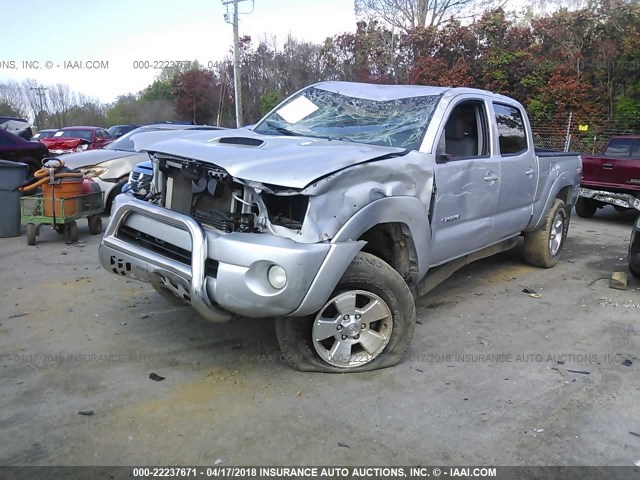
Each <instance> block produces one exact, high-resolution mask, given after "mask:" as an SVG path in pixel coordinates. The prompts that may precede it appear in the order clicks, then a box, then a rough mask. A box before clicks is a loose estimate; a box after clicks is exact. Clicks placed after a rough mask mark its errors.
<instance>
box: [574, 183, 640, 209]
mask: <svg viewBox="0 0 640 480" xmlns="http://www.w3.org/2000/svg"><path fill="white" fill-rule="evenodd" d="M579 195H580V196H581V197H583V198H590V199H593V200H597V201H598V202H603V203H609V204H611V205H616V206H618V207H623V208H635V209H636V210H640V199H639V198H636V197H634V196H633V195H631V194H628V193H615V192H608V191H606V190H592V189H590V188H583V187H581V188H580V192H579Z"/></svg>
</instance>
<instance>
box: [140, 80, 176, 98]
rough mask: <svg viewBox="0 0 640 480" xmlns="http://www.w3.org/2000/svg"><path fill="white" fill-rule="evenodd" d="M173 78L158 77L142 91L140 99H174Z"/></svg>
mask: <svg viewBox="0 0 640 480" xmlns="http://www.w3.org/2000/svg"><path fill="white" fill-rule="evenodd" d="M174 98H175V97H174V96H173V93H172V90H171V80H160V79H156V80H154V81H153V83H152V84H151V85H149V86H148V87H147V88H145V89H144V90H142V91H141V92H140V100H143V101H146V102H150V101H153V100H173V99H174Z"/></svg>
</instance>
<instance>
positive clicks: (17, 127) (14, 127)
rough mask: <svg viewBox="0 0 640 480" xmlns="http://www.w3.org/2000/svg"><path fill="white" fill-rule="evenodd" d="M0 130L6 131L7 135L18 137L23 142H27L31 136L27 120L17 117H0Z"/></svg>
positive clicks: (29, 124)
mask: <svg viewBox="0 0 640 480" xmlns="http://www.w3.org/2000/svg"><path fill="white" fill-rule="evenodd" d="M0 130H6V131H8V132H9V133H13V134H14V135H17V136H19V137H20V138H22V139H24V140H29V139H30V138H31V136H32V135H33V132H32V131H31V123H29V120H26V119H24V118H18V117H2V116H0Z"/></svg>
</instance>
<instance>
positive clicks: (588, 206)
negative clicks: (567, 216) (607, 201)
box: [576, 197, 598, 218]
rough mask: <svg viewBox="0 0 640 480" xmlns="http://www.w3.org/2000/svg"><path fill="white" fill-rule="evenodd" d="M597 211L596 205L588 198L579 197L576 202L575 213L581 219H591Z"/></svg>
mask: <svg viewBox="0 0 640 480" xmlns="http://www.w3.org/2000/svg"><path fill="white" fill-rule="evenodd" d="M597 210H598V204H597V203H596V202H595V201H594V200H591V199H590V198H583V197H579V198H578V201H577V202H576V213H577V214H578V216H579V217H582V218H591V217H593V216H594V215H595V213H596V211H597Z"/></svg>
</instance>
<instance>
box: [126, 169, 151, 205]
mask: <svg viewBox="0 0 640 480" xmlns="http://www.w3.org/2000/svg"><path fill="white" fill-rule="evenodd" d="M151 177H153V164H152V163H151V160H147V161H146V162H142V163H138V164H137V165H136V166H135V167H133V170H131V173H130V174H129V181H128V183H127V185H126V186H125V187H124V188H123V191H124V192H128V193H131V194H132V195H133V196H134V197H136V198H146V197H147V195H149V193H151V188H150V187H151Z"/></svg>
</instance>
